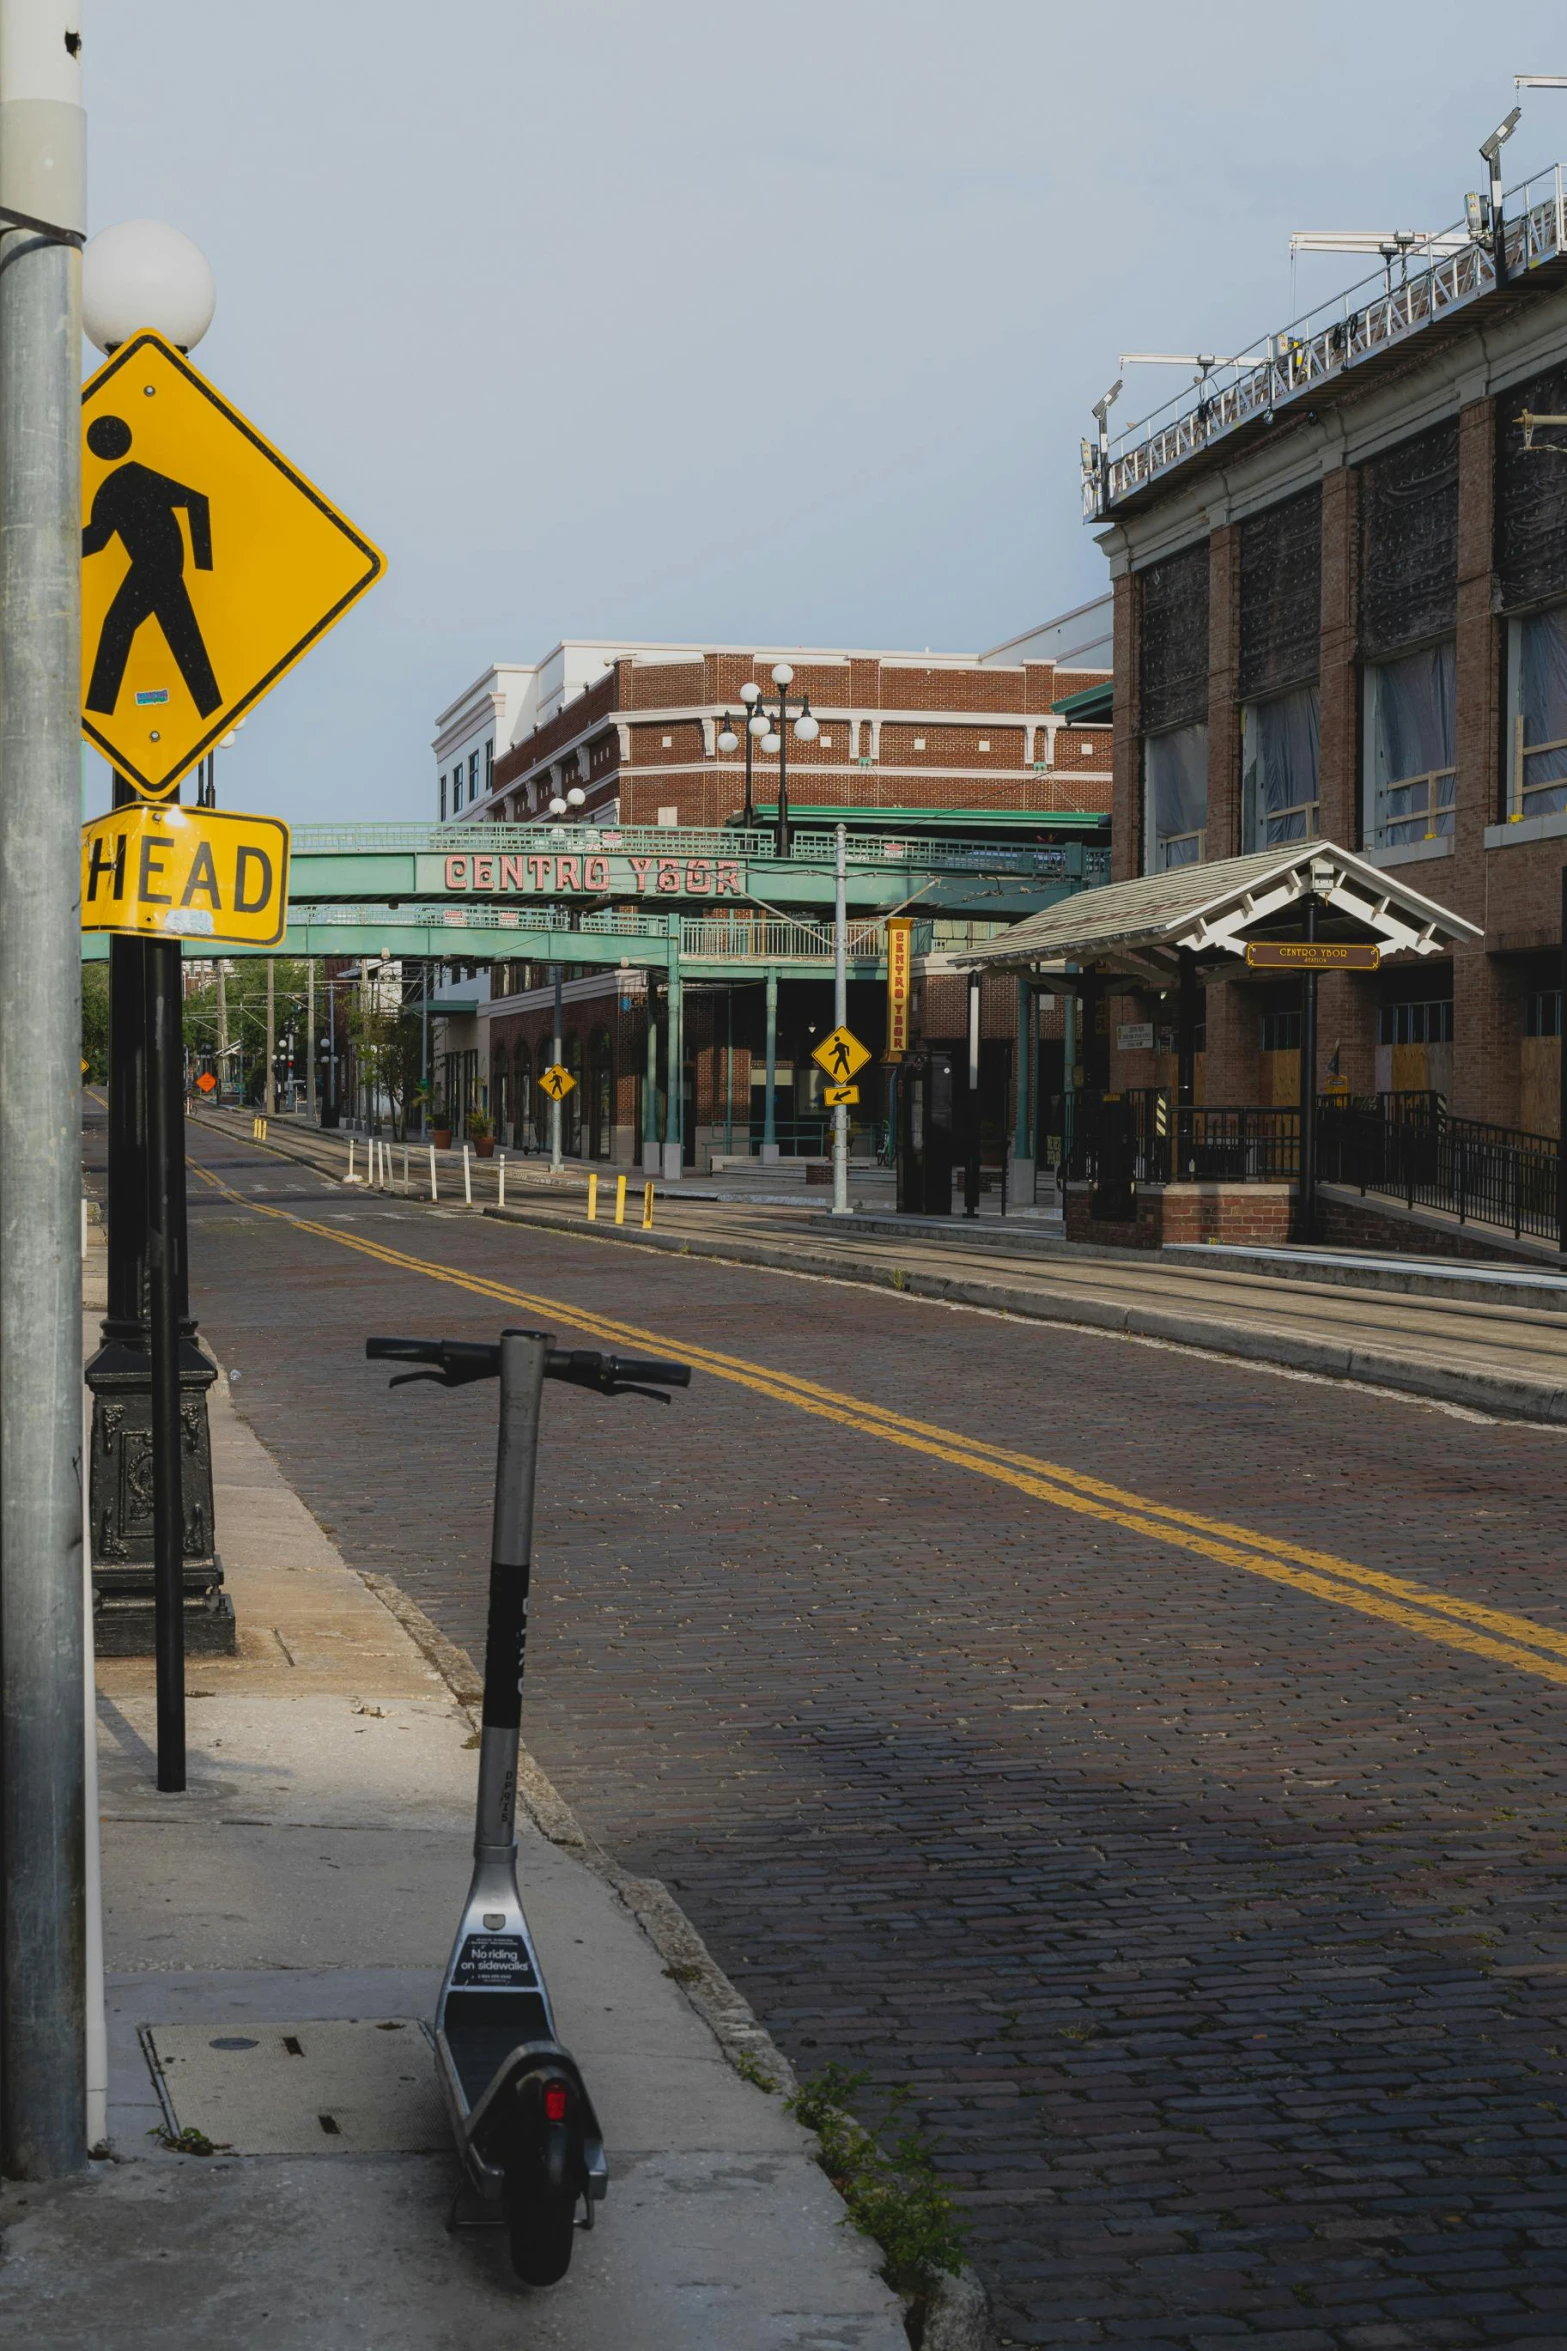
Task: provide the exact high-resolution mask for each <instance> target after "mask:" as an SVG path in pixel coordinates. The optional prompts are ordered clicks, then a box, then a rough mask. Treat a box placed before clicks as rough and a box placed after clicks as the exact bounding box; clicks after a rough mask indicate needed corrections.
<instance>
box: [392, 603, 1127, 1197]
mask: <svg viewBox="0 0 1567 2351" xmlns="http://www.w3.org/2000/svg"><path fill="white" fill-rule="evenodd" d="M1110 617H1111V615H1110V603H1109V599H1108V598H1103V599H1101V600H1100V601H1099V602H1097V603H1096V604H1093V605H1089V606H1085V607H1083V608H1081V609H1080V610H1078V611H1076V612H1072V613H1068V614H1065V615H1063V616H1062V617H1061V618H1060V619H1058V620H1055V621H1052V622H1048V623H1046V624H1044V625H1043V626H1041V627H1040V628H1038V629H1034V630H1031V631H1029V632H1027V634H1025V635H1024V636H1021V637H1018V638H1015V639H1012V640H1010V641H1009V642H1008V643H1006V644H1004V645H1000V646H996V647H994V648H993V649H992V650H991V651H989V652H987V653H981V654H957V655H954V654H933V653H896V654H893V653H853V652H836V651H827V652H824V651H822V650H820V649H813V648H795V647H772V648H766V649H762V650H754V649H751V648H740V647H733V646H728V647H725V646H718V647H712V646H694V645H650V644H640V645H626V644H600V643H593V644H589V643H585V642H577V641H572V642H568V643H563V644H561V645H557V646H556V647H555V648H554V650H553V651H552V652H551V653H550V654H549V655H547V656H546V658H545V659H544V660H543V661H541V662H539V663H537V664H536V665H533V666H531V667H525V666H522V665H502V664H497V665H495V666H494V667H492V668H491V669H489V670H486V671H485V672H484V673H483V675H482V676H481V677H480V678H478V679H477V680H476V681H475V682H474V684H473V685H472V686H471V687H470V688H469V689H468V691H467V692H466V693H465V694H463V695H461V696H459V697H458V699H457V700H456V701H455V702H453V703H452V704H451V705H450V706H449V707H448V708H447V709H446V710H445V711H443V712H442V714H441V716H440V719H439V720H438V722H437V729H436V734H435V738H434V746H433V750H434V766H435V779H434V791H435V805H436V809H437V811H438V814H439V816H440V818H441V819H442V820H443V821H444V822H445V823H447V824H448V825H452V826H454V827H456V826H461V825H469V824H480V825H497V824H506V825H514V824H524V825H530V824H531V825H540V824H545V825H548V824H552V823H553V822H554V821H555V820H554V819H552V816H551V804H552V803H557V804H558V803H559V802H561V801H563V800H566V799H567V797H568V795H569V794H571V793H576V794H579V795H580V799H578V800H575V801H573V802H571V804H570V819H571V823H580V824H581V825H582V826H584V827H587V828H592V829H593V830H594V831H595V833H596V835H597V837H599V838H602V837H603V835H604V830H605V828H619V830H621V831H625V830H629V829H633V828H635V829H636V830H641V829H643V828H649V827H651V828H655V829H668V830H670V831H671V833H672V834H673V833H674V832H677V831H678V832H691V831H696V830H711V829H713V828H721V827H725V826H730V825H734V824H736V823H737V822H738V820H739V818H740V816H741V813H742V809H743V804H744V796H745V754H744V750H743V748H736V749H735V750H733V751H729V752H725V751H723V750H721V749H720V747H719V746H720V741H721V739H722V737H723V735H724V732H725V728H724V721H725V718H726V717H727V718H730V719H731V720H732V721H733V722H734V727H733V731H734V733H735V734H736V735H737V736H738V737H739V738H740V740H741V743H742V744H743V739H744V728H743V713H744V710H745V704H744V702H743V700H742V697H741V688H742V686H744V685H745V684H746V683H747V681H751V682H754V683H755V684H756V685H758V686H760V687H761V688H762V689H763V691H764V692H765V693H768V694H775V693H776V689H775V688H774V686H773V684H772V671H773V668H774V665H775V664H777V663H779V662H787V663H788V664H789V665H790V667H792V669H793V671H794V678H793V682H792V684H791V686H790V688H789V691H790V694H791V696H793V697H796V698H798V697H799V696H801V695H802V694H803V695H804V696H806V697H807V698H808V699H809V702H810V707H811V713H812V715H813V716H814V717H815V719H816V721H817V724H818V727H819V730H820V731H819V733H818V734H817V735H816V736H815V738H814V739H813V740H810V741H801V740H799V739H797V738H796V737H795V736H794V735H793V734H792V733H791V734H790V736H789V738H788V740H787V745H786V754H787V771H788V776H787V780H788V795H789V803H790V808H791V812H792V815H793V819H794V822H795V823H796V824H797V825H798V826H800V827H802V828H812V829H818V830H819V829H820V828H822V827H824V826H827V825H831V824H835V823H838V822H843V823H845V824H847V825H848V826H849V827H850V828H851V829H852V830H853V831H854V832H855V833H857V834H861V835H868V834H869V835H873V834H877V833H880V834H882V835H885V836H892V835H893V834H897V835H899V836H904V837H910V838H916V839H918V838H927V839H928V838H931V837H944V838H948V839H958V840H962V841H965V842H969V843H972V842H975V841H980V842H989V841H992V840H993V841H996V842H997V843H998V844H1009V843H1010V844H1019V843H1021V844H1053V843H1073V842H1085V841H1086V842H1089V843H1094V844H1098V845H1099V847H1100V849H1101V852H1102V848H1103V844H1104V843H1105V842H1106V840H1107V837H1108V831H1109V811H1110V796H1111V769H1110V742H1111V733H1110V724H1109V721H1110V693H1109V651H1110V643H1109V629H1110ZM753 758H754V786H753V803H754V806H755V809H756V813H757V816H758V819H759V821H760V823H761V824H762V825H763V827H766V826H767V825H769V824H770V823H771V822H772V820H773V818H774V815H775V812H776V807H777V781H776V779H777V773H778V766H779V761H778V757H777V754H776V752H769V751H766V750H765V749H762V748H761V747H758V748H757V749H756V750H755V751H754V753H753ZM560 837H561V838H562V839H567V838H569V837H570V825H569V824H568V825H567V826H566V827H565V828H563V830H562V833H561V836H560ZM691 911H692V913H693V914H695V915H699V914H700V912H701V909H699V908H693V909H691ZM728 911H732V909H728ZM972 929H973V925H972V924H971V923H964V924H961V925H960V924H955V923H949V924H943V923H941V922H939V921H938V922H935V923H933V924H932V925H931V926H930V930H929V933H928V936H926V935H925V934H922V936H923V937H924V938H925V945H926V952H925V954H924V955H923V956H922V957H921V958H920V960H919V963H918V965H917V968H916V974H915V978H916V987H917V990H918V992H919V1002H920V1006H921V1010H922V1012H923V1013H925V1014H927V1015H928V1016H929V1019H930V1020H933V1021H936V1022H937V1023H938V1024H939V1023H940V1022H942V1021H945V1022H946V1023H947V1024H948V1026H949V1027H950V1032H951V1035H952V1037H953V1038H954V1039H956V1038H957V1037H958V1036H959V1035H961V1034H962V1031H963V1024H964V1019H965V1012H964V1002H965V997H964V991H965V982H964V980H963V979H962V977H961V975H959V974H957V973H955V972H954V971H953V970H952V969H951V966H950V962H949V958H948V954H947V951H946V950H947V947H948V946H949V944H952V943H955V940H956V934H957V933H958V932H960V931H961V933H962V935H963V937H964V938H965V939H966V938H967V937H968V936H969V935H971V933H972ZM949 935H950V936H949ZM563 968H564V974H565V976H564V980H563V987H562V996H563V1024H562V1039H563V1050H562V1058H563V1060H564V1061H565V1063H566V1066H567V1067H568V1068H569V1069H571V1071H572V1072H573V1075H574V1076H576V1077H577V1078H578V1081H579V1082H578V1084H577V1086H576V1088H575V1089H574V1090H573V1091H572V1093H571V1094H569V1095H568V1096H567V1098H566V1104H565V1107H564V1113H563V1126H564V1136H565V1149H566V1151H567V1154H568V1156H571V1157H580V1158H583V1159H596V1160H600V1161H607V1162H609V1163H610V1164H612V1165H613V1164H619V1165H621V1166H626V1165H631V1164H633V1163H635V1162H636V1161H637V1160H638V1159H639V1158H640V1157H641V1156H642V1154H643V1148H644V1139H645V1135H646V1132H647V1123H648V1122H647V1120H646V1118H645V1112H646V1109H647V1093H646V1089H647V1033H648V994H647V988H648V983H647V977H646V975H645V974H644V973H643V972H641V971H626V972H622V973H615V972H612V971H604V970H593V969H584V970H582V971H576V970H574V969H573V968H572V966H571V965H570V964H569V962H568V963H566V964H565V965H564V967H563ZM882 995H883V991H882V989H881V988H880V986H878V985H877V984H875V983H873V982H869V981H864V980H861V981H853V980H851V984H850V1005H849V1011H850V1024H851V1026H854V1027H856V1029H857V1030H858V1031H859V1032H860V1033H862V1034H864V1035H865V1036H866V1038H867V1041H869V1042H873V1043H875V1042H879V1040H880V1038H881V1033H882V1023H883V1003H882ZM654 1009H655V1016H656V1014H657V1010H658V1008H657V1006H655V1008H654ZM434 1010H435V1013H436V1014H437V1015H438V1018H439V1026H438V1033H437V1036H436V1039H435V1056H434V1057H435V1064H436V1075H437V1081H438V1084H439V1085H440V1087H441V1089H442V1092H443V1095H444V1098H445V1099H446V1100H447V1101H448V1103H449V1104H450V1105H451V1107H452V1108H453V1111H454V1113H455V1114H456V1116H457V1118H458V1120H459V1123H460V1121H461V1116H462V1111H463V1108H464V1106H467V1107H468V1108H469V1109H470V1110H471V1109H477V1108H483V1109H485V1110H486V1111H487V1112H488V1114H489V1115H490V1116H491V1117H492V1118H493V1119H494V1121H495V1123H496V1126H497V1130H498V1132H499V1133H500V1135H501V1136H502V1138H503V1140H504V1142H505V1144H506V1146H507V1147H508V1148H512V1149H529V1148H533V1149H542V1148H544V1147H545V1145H546V1142H547V1137H548V1103H547V1100H546V1098H545V1096H544V1095H543V1094H542V1092H541V1091H540V1089H539V1087H538V1085H537V1077H538V1074H539V1072H540V1071H541V1070H542V1069H543V1068H544V1067H546V1066H547V1062H548V1058H549V1055H550V1053H551V1050H552V1044H553V1015H554V991H553V987H552V986H551V985H550V984H548V974H547V972H546V970H545V969H544V968H543V967H540V966H533V965H524V964H505V963H502V964H498V965H496V966H495V967H494V968H493V970H492V971H488V972H487V971H485V970H484V969H483V968H482V967H481V968H478V969H473V968H471V967H467V966H462V965H458V966H455V967H453V971H452V973H451V976H449V977H447V978H446V979H445V980H444V981H443V983H442V985H441V986H440V988H439V989H438V991H437V993H436V996H435V999H434ZM1015 1011H1016V1007H1015V998H1014V992H1013V991H1012V989H1011V987H1010V984H1009V983H998V984H997V985H996V986H995V987H994V988H993V989H990V990H988V991H987V1007H986V1034H987V1039H988V1043H987V1070H988V1073H989V1075H988V1094H989V1095H992V1096H993V1097H994V1117H993V1119H992V1124H993V1125H994V1126H995V1127H996V1128H997V1130H998V1134H999V1131H1000V1129H1001V1128H1002V1127H1003V1126H1004V1123H1005V1116H1006V1113H1005V1107H1004V1101H1005V1096H1006V1090H1007V1084H1006V1070H1005V1066H1004V1064H1005V1059H1006V1053H1007V1050H1008V1041H1009V1040H1010V1039H1011V1037H1012V1035H1013V1032H1014V1027H1015ZM764 1012H765V981H764V979H763V977H762V975H761V973H760V972H759V971H750V972H746V973H743V974H741V973H737V975H736V977H735V978H734V979H733V980H728V981H724V982H709V983H706V984H703V985H699V986H697V987H694V988H690V989H688V990H687V992H686V998H685V1010H684V1020H683V1043H684V1053H683V1061H684V1068H683V1072H682V1084H683V1087H684V1102H685V1115H684V1119H683V1121H682V1126H683V1133H684V1138H685V1145H686V1159H687V1163H688V1164H689V1165H693V1166H696V1167H706V1166H707V1165H708V1164H709V1162H710V1161H711V1159H712V1158H713V1157H714V1156H731V1155H732V1156H735V1157H742V1156H746V1155H748V1154H750V1153H752V1152H753V1151H754V1150H755V1149H756V1148H757V1143H758V1135H759V1131H760V1119H761V1108H760V1091H759V1090H760V1088H761V1086H762V1083H763V1023H764ZM775 1013H776V1034H777V1085H778V1089H779V1091H778V1117H777V1124H778V1128H779V1133H780V1137H781V1148H782V1149H783V1150H784V1151H785V1153H786V1154H791V1155H801V1156H812V1155H814V1151H815V1149H816V1148H817V1147H819V1139H820V1130H821V1129H822V1127H823V1126H824V1123H825V1111H824V1107H823V1105H822V1104H821V1103H820V1100H819V1096H820V1091H821V1086H822V1084H823V1082H824V1081H823V1079H822V1073H821V1072H820V1071H819V1070H818V1069H817V1068H816V1067H815V1065H814V1064H813V1063H812V1061H811V1058H810V1051H811V1045H812V1042H813V1039H814V1038H815V1037H818V1036H820V1035H822V1034H824V1033H825V1030H826V1028H829V1027H830V1026H831V981H830V974H829V973H826V972H824V976H823V978H822V979H821V980H820V981H816V980H803V979H800V978H798V977H795V978H791V979H785V980H783V981H782V982H780V983H779V986H778V992H777V998H776V1004H775ZM1044 1028H1045V1043H1044V1050H1045V1052H1046V1055H1047V1057H1048V1055H1049V1053H1050V1051H1051V1050H1052V1047H1051V1043H1050V1039H1051V1036H1052V1035H1053V1037H1054V1045H1053V1051H1054V1055H1055V1060H1056V1061H1057V1062H1059V1060H1060V1054H1061V1044H1060V1033H1059V1032H1060V1023H1059V1020H1057V1022H1056V1023H1055V1026H1054V1029H1053V1030H1052V1029H1051V1026H1050V1021H1049V1016H1048V1014H1047V1016H1046V1020H1045V1023H1044ZM926 1033H927V1034H931V1033H936V1032H934V1031H932V1030H931V1029H930V1028H929V1026H928V1025H927V1028H926ZM655 1059H656V1055H655ZM1058 1082H1059V1081H1058ZM667 1084H668V1071H667V1068H663V1067H660V1068H659V1069H658V1071H657V1075H656V1077H655V1087H656V1089H657V1090H658V1092H659V1094H660V1095H662V1092H663V1090H664V1089H665V1088H666V1087H667ZM866 1097H867V1113H868V1117H867V1124H868V1125H871V1124H874V1121H875V1118H876V1116H877V1114H878V1111H879V1109H880V1107H881V1104H880V1082H879V1079H876V1078H874V1076H873V1081H872V1082H871V1083H870V1084H869V1085H868V1086H867V1088H866ZM997 1147H998V1148H999V1144H998V1145H997Z"/></svg>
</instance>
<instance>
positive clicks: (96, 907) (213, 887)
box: [82, 800, 288, 947]
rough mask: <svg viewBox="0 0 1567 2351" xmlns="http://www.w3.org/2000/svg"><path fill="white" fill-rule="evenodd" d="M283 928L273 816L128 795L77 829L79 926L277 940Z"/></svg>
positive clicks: (282, 883)
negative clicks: (152, 801) (165, 803)
mask: <svg viewBox="0 0 1567 2351" xmlns="http://www.w3.org/2000/svg"><path fill="white" fill-rule="evenodd" d="M287 927H288V827H287V825H286V824H285V823H284V822H283V820H282V818H281V817H277V816H240V815H238V814H237V813H236V812H235V811H234V810H232V809H228V808H181V807H180V806H179V805H178V804H177V803H176V804H174V805H172V806H169V807H162V808H159V807H153V806H151V805H149V803H148V802H147V801H145V800H136V801H132V802H130V803H129V805H127V806H126V807H123V808H116V809H114V810H112V811H111V813H110V814H109V815H108V816H100V817H98V818H97V819H96V821H95V822H94V823H92V824H85V825H83V827H82V929H83V930H84V931H120V932H124V933H126V934H128V935H130V936H132V937H144V936H146V935H148V934H149V933H150V934H151V935H152V936H153V937H155V938H165V939H212V940H214V941H218V940H226V941H228V942H229V943H231V944H233V945H240V946H249V947H276V946H277V945H278V944H279V943H280V942H281V940H282V937H283V933H284V931H285V930H286V929H287Z"/></svg>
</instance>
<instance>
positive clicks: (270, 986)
mask: <svg viewBox="0 0 1567 2351" xmlns="http://www.w3.org/2000/svg"><path fill="white" fill-rule="evenodd" d="M276 973H277V965H276V964H275V963H274V962H273V960H272V958H271V956H270V955H269V956H268V957H267V1074H266V1078H265V1080H264V1082H263V1087H262V1094H261V1107H262V1109H263V1110H264V1111H265V1112H266V1114H267V1116H268V1118H270V1117H271V1116H272V1113H273V1111H274V1110H276V1108H277V1002H276V996H275V993H274V990H275V988H276Z"/></svg>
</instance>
